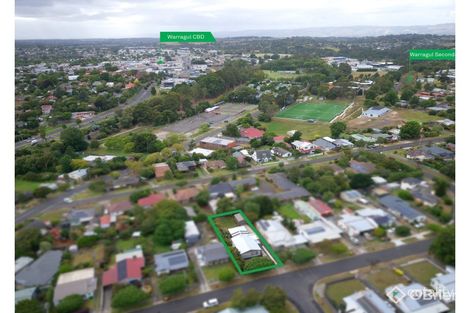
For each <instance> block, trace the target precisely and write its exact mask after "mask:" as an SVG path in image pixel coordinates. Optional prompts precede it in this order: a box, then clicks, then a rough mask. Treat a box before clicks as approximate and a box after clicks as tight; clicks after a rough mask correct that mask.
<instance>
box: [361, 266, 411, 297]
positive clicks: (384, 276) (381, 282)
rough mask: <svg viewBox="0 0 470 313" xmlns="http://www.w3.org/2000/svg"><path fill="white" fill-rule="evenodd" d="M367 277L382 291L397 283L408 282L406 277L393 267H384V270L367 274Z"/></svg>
mask: <svg viewBox="0 0 470 313" xmlns="http://www.w3.org/2000/svg"><path fill="white" fill-rule="evenodd" d="M366 279H367V280H368V281H369V282H370V283H371V285H372V286H374V287H375V288H376V289H377V290H380V291H381V292H384V291H385V288H387V287H389V286H391V285H396V284H400V283H403V284H406V282H407V281H406V279H405V277H403V276H400V275H398V274H397V273H395V272H394V271H393V270H392V269H391V268H384V269H382V270H378V271H374V272H371V273H370V274H369V275H367V277H366Z"/></svg>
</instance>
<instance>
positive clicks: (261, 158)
mask: <svg viewBox="0 0 470 313" xmlns="http://www.w3.org/2000/svg"><path fill="white" fill-rule="evenodd" d="M251 157H252V158H253V160H255V161H256V162H259V163H265V162H269V161H271V160H272V159H273V156H272V154H271V151H270V150H256V151H255V152H254V153H253V155H252V156H251Z"/></svg>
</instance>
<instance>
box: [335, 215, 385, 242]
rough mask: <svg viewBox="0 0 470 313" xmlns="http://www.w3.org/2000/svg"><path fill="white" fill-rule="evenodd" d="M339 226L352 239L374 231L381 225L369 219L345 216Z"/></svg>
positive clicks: (342, 216) (340, 220)
mask: <svg viewBox="0 0 470 313" xmlns="http://www.w3.org/2000/svg"><path fill="white" fill-rule="evenodd" d="M338 226H339V227H341V228H342V229H343V230H344V231H345V232H346V233H347V234H348V235H349V236H350V237H356V236H360V235H363V234H365V233H368V232H371V231H373V230H374V229H376V228H377V227H378V226H379V225H377V223H376V222H375V221H374V220H373V219H371V218H369V217H364V216H358V215H352V214H343V215H341V217H340V219H339V220H338Z"/></svg>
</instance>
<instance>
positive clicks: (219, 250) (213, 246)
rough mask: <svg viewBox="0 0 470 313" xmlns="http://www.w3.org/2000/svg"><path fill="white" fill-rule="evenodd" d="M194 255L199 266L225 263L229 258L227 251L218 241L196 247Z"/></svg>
mask: <svg viewBox="0 0 470 313" xmlns="http://www.w3.org/2000/svg"><path fill="white" fill-rule="evenodd" d="M196 256H197V259H198V261H199V265H200V266H208V265H215V264H221V263H226V262H228V259H229V256H228V254H227V251H226V250H225V248H224V246H223V245H222V244H221V243H220V242H214V243H209V244H207V245H205V246H200V247H197V249H196Z"/></svg>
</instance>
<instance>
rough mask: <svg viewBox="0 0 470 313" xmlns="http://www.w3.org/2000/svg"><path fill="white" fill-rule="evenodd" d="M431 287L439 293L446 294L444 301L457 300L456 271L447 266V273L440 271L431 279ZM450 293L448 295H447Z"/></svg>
mask: <svg viewBox="0 0 470 313" xmlns="http://www.w3.org/2000/svg"><path fill="white" fill-rule="evenodd" d="M431 287H432V288H433V289H434V290H435V291H436V292H437V293H438V294H442V295H446V296H444V297H443V299H442V301H444V302H445V303H450V302H453V301H455V271H454V268H452V267H449V266H448V267H446V273H444V274H442V273H438V274H436V276H434V277H433V278H432V279H431ZM447 295H448V296H447Z"/></svg>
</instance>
